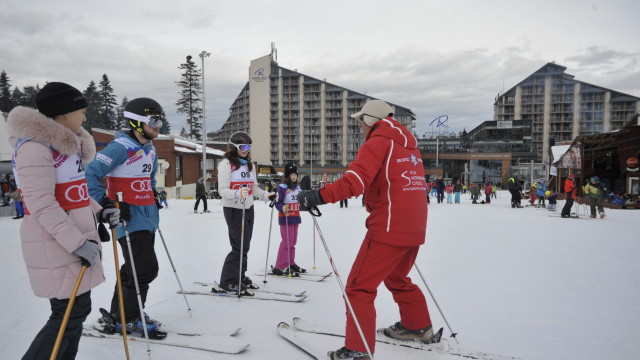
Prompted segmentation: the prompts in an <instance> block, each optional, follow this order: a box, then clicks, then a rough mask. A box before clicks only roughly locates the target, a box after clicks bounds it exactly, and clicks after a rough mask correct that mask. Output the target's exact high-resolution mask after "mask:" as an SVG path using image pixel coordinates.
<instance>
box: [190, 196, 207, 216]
mask: <svg viewBox="0 0 640 360" xmlns="http://www.w3.org/2000/svg"><path fill="white" fill-rule="evenodd" d="M200 200H202V203H203V204H204V211H207V195H198V196H197V200H196V206H194V207H193V212H197V211H198V205H199V204H200Z"/></svg>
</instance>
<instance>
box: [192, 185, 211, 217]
mask: <svg viewBox="0 0 640 360" xmlns="http://www.w3.org/2000/svg"><path fill="white" fill-rule="evenodd" d="M196 199H197V200H196V205H195V206H194V207H193V212H194V213H195V214H197V213H198V205H199V204H200V200H202V205H203V207H204V210H203V211H202V212H205V213H208V212H210V211H209V210H208V209H207V191H206V190H205V188H204V178H203V177H201V178H200V179H198V182H196Z"/></svg>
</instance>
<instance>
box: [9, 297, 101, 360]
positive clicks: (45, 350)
mask: <svg viewBox="0 0 640 360" xmlns="http://www.w3.org/2000/svg"><path fill="white" fill-rule="evenodd" d="M49 302H50V303H51V316H49V321H47V323H46V324H45V325H44V327H43V328H42V330H40V332H39V333H38V335H36V337H35V339H33V342H32V343H31V346H29V349H28V350H27V352H26V353H25V354H24V356H23V357H22V360H48V359H49V358H50V357H51V352H52V351H53V346H54V345H55V343H56V338H57V337H58V331H59V330H60V325H62V319H63V318H64V313H65V311H66V310H67V305H68V304H69V299H55V298H54V299H49ZM90 313H91V291H87V292H86V293H84V294H82V295H78V296H76V299H75V301H74V302H73V308H72V309H71V313H70V314H69V320H68V322H67V328H66V329H65V331H64V335H63V336H62V342H60V348H59V349H58V356H57V357H56V360H73V359H75V358H76V354H77V353H78V343H79V342H80V337H81V336H82V323H83V322H84V321H85V320H86V319H87V316H89V314H90Z"/></svg>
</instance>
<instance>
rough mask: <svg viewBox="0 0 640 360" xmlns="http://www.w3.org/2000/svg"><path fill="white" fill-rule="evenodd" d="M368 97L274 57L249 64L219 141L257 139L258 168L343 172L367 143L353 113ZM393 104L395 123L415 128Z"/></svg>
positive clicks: (253, 152)
mask: <svg viewBox="0 0 640 360" xmlns="http://www.w3.org/2000/svg"><path fill="white" fill-rule="evenodd" d="M368 99H374V98H373V97H371V96H367V95H366V94H362V93H359V92H356V91H353V90H349V89H346V88H343V87H340V86H338V85H334V84H331V83H328V82H326V81H325V80H320V79H317V78H314V77H311V76H308V75H305V74H301V73H298V72H297V71H295V70H289V69H285V68H283V67H281V66H279V65H278V63H277V62H276V61H275V60H274V58H273V54H270V55H267V56H263V57H261V58H258V59H255V60H253V61H251V65H250V66H249V81H248V82H247V83H246V85H245V86H244V88H243V89H242V91H240V94H239V95H238V97H237V98H236V99H235V101H234V102H233V104H232V105H231V109H230V110H231V113H230V115H229V118H228V119H227V121H226V122H225V123H224V125H223V126H222V128H221V129H220V130H219V131H218V132H217V134H216V135H215V140H219V141H226V140H227V139H229V136H230V135H231V134H233V133H234V132H236V131H245V132H247V133H249V134H250V135H251V138H252V140H253V146H252V149H251V158H252V159H253V160H254V161H257V162H258V163H259V164H271V165H273V166H276V167H282V166H283V165H284V164H286V163H288V162H293V163H295V164H297V165H298V166H299V167H301V168H308V167H309V166H313V167H314V168H315V167H319V168H323V167H324V168H326V169H327V170H329V171H331V170H333V169H342V168H344V167H345V166H346V165H347V164H348V163H350V162H351V161H353V159H354V158H355V155H356V153H357V151H358V148H359V147H360V145H361V144H362V142H363V140H364V139H363V135H362V134H361V130H360V128H359V127H358V125H357V123H356V121H355V120H353V119H351V118H350V115H351V114H353V113H356V112H358V111H360V109H361V108H362V106H363V105H364V103H365V102H366V101H367V100H368ZM382 100H384V99H382ZM390 105H391V106H392V107H393V108H394V113H395V115H394V117H395V119H396V120H398V121H399V122H401V123H402V124H404V125H405V126H406V127H407V128H408V129H409V130H411V129H412V126H413V122H414V120H415V115H414V114H413V113H412V112H411V110H409V109H407V108H405V107H402V106H399V105H395V104H391V103H390Z"/></svg>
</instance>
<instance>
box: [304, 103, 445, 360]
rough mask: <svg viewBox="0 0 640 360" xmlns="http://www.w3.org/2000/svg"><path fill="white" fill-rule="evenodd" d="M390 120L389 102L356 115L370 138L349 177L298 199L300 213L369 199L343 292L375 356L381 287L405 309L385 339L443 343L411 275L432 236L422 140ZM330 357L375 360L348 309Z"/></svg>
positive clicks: (306, 192) (359, 152)
mask: <svg viewBox="0 0 640 360" xmlns="http://www.w3.org/2000/svg"><path fill="white" fill-rule="evenodd" d="M392 116H393V109H392V108H391V106H389V105H388V104H387V103H385V102H384V101H381V100H371V101H369V102H367V103H366V104H365V105H364V107H363V108H362V110H361V111H360V112H357V113H355V114H353V115H352V116H351V117H352V118H354V119H356V120H357V121H358V124H359V125H360V128H361V129H362V131H363V132H364V134H365V137H366V140H365V142H364V144H363V145H362V146H361V147H360V149H359V151H358V154H357V156H356V158H355V160H354V161H353V162H352V163H351V164H350V165H349V169H348V171H347V172H346V173H345V174H344V176H342V177H341V178H340V179H339V180H337V181H336V182H334V183H332V184H330V185H327V186H325V187H324V188H322V189H320V190H311V191H302V192H301V193H300V194H299V196H298V200H299V202H300V208H301V210H308V209H309V208H310V207H312V206H314V205H322V204H325V203H335V202H338V201H340V200H342V199H346V198H350V197H353V196H358V195H360V194H363V193H364V199H365V205H366V207H367V211H368V212H369V217H368V218H367V221H366V226H367V234H366V236H365V238H364V241H363V242H362V245H361V247H360V251H359V252H358V255H357V257H356V259H355V261H354V263H353V266H352V268H351V273H349V277H348V279H347V283H346V286H345V287H346V293H347V296H348V297H349V300H350V301H351V305H352V306H353V310H354V312H355V315H356V318H357V320H358V322H359V323H360V326H361V327H362V331H363V333H364V336H365V338H366V341H367V344H368V346H369V349H370V350H371V352H372V355H373V352H374V351H375V337H376V309H375V306H374V300H375V298H376V293H377V289H378V286H379V285H380V283H382V282H384V284H385V286H386V287H387V289H389V291H391V293H392V294H393V299H394V301H395V302H396V303H397V304H398V307H399V309H400V321H399V322H397V323H396V324H394V325H392V326H390V327H388V328H386V329H385V331H384V332H385V334H386V335H387V336H390V337H393V338H397V339H403V340H413V341H420V342H423V343H431V342H434V341H437V340H439V339H436V338H435V337H434V336H433V330H432V325H431V317H430V316H429V310H428V308H427V302H426V300H425V297H424V295H423V293H422V291H421V290H420V288H419V287H418V286H416V285H415V284H413V283H412V282H411V279H410V278H409V277H408V276H407V275H408V274H409V271H410V270H411V268H412V267H413V264H414V262H415V260H416V257H417V255H418V250H419V249H420V245H422V244H424V242H425V236H426V228H427V195H426V194H427V193H426V188H427V187H426V183H425V180H424V168H423V164H422V158H421V156H420V151H419V150H418V148H417V140H416V138H415V137H414V136H413V135H412V134H411V132H410V131H409V130H407V128H405V127H404V126H403V125H402V124H401V123H399V122H398V121H396V120H395V119H394V118H393V117H392ZM329 357H330V358H331V359H369V354H368V353H367V350H366V347H365V345H364V343H363V341H362V338H361V336H360V334H359V333H358V329H357V327H356V325H355V322H354V320H353V316H352V314H350V313H349V310H348V308H347V325H346V338H345V346H344V347H343V348H341V349H339V350H337V351H331V352H329Z"/></svg>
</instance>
